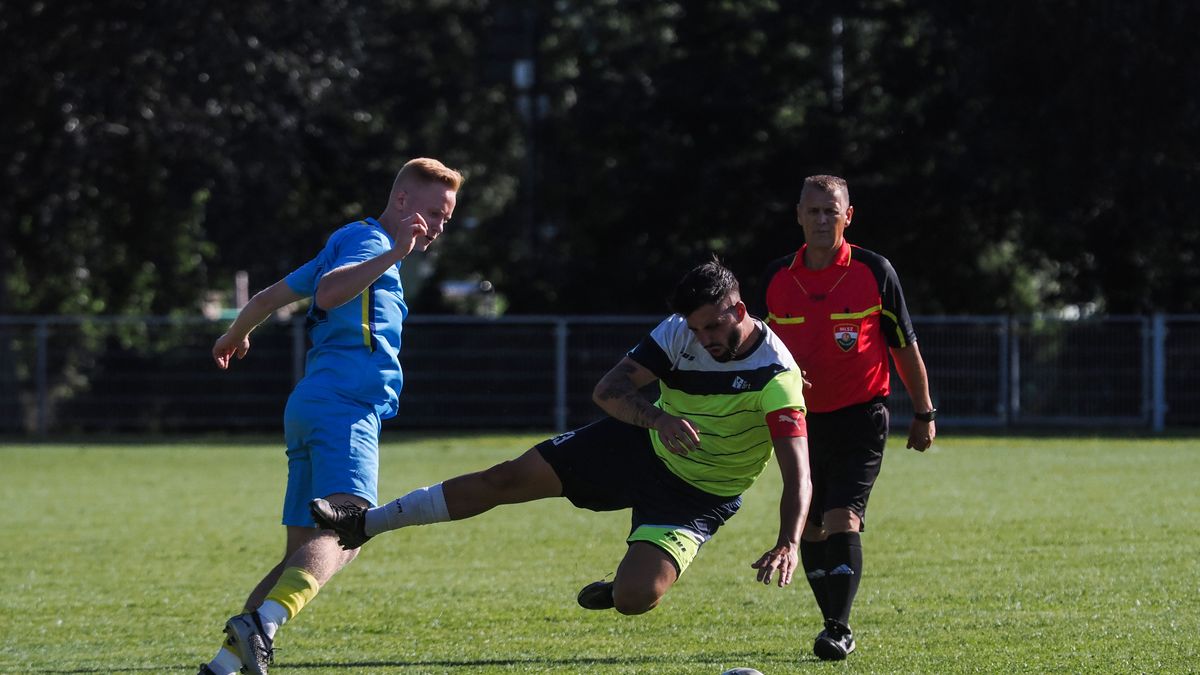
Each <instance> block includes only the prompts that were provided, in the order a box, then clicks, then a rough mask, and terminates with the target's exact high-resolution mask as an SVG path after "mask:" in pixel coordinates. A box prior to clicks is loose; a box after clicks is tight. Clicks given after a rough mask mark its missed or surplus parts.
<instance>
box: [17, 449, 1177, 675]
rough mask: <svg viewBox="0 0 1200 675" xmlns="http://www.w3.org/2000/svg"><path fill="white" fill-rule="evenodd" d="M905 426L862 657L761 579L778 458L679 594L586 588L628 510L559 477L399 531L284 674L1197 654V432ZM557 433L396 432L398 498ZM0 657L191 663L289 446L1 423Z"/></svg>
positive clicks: (346, 585) (1103, 659) (797, 597)
mask: <svg viewBox="0 0 1200 675" xmlns="http://www.w3.org/2000/svg"><path fill="white" fill-rule="evenodd" d="M943 438H944V440H942V441H941V442H940V443H939V444H938V446H937V447H935V448H934V449H933V450H931V451H930V452H928V453H926V454H924V455H921V454H918V453H915V452H913V451H911V450H905V449H903V447H902V442H901V441H900V439H898V438H897V439H895V440H894V441H893V442H892V443H891V444H890V448H889V450H888V454H887V456H886V458H885V462H884V470H883V474H882V477H881V479H880V482H879V484H878V486H877V488H876V491H875V494H874V496H873V497H872V501H871V508H870V511H869V517H868V528H867V532H866V533H865V534H864V549H865V557H866V570H865V574H864V580H863V585H862V589H861V591H860V594H859V599H858V602H857V604H856V608H855V612H854V615H853V617H852V624H853V626H854V628H855V631H856V636H857V641H858V645H859V650H858V652H856V653H855V654H854V655H852V656H851V657H850V660H849V662H847V663H845V664H823V663H820V662H817V661H816V660H815V659H814V657H812V656H811V655H810V648H811V644H812V638H813V636H814V635H815V634H816V632H817V631H818V630H819V629H820V625H819V619H818V617H817V614H816V610H815V607H814V603H813V601H812V599H811V596H810V595H809V592H808V588H807V586H806V585H805V584H804V582H803V580H802V579H798V580H797V582H796V584H794V585H793V586H792V587H791V588H788V589H785V590H780V589H778V588H775V587H771V588H764V587H762V586H760V585H758V584H755V583H753V571H752V570H751V569H750V568H749V564H750V562H751V561H753V560H754V559H755V558H757V557H758V555H759V554H760V553H761V552H762V551H763V550H765V549H766V548H767V547H769V546H770V545H771V544H772V543H773V542H774V539H775V533H776V528H777V515H776V514H777V503H776V500H777V498H778V489H779V488H778V486H779V479H778V474H777V471H776V469H775V468H774V466H773V465H772V466H771V467H769V468H768V473H767V474H765V477H764V479H763V480H761V481H760V482H759V483H758V484H757V485H756V486H755V487H754V488H753V489H752V490H751V491H750V492H749V493H748V494H747V497H746V504H745V506H744V507H743V509H742V512H741V513H739V514H738V516H737V517H736V518H734V519H733V520H732V521H730V522H729V524H728V525H727V526H726V527H725V528H723V529H722V530H721V531H720V533H719V534H718V535H717V537H716V538H715V539H714V540H713V541H712V542H711V543H709V544H707V545H706V546H705V547H704V548H703V549H702V551H701V553H700V555H699V557H698V558H697V560H696V562H695V563H694V564H693V566H692V568H691V569H690V570H689V571H688V572H687V574H685V575H684V577H683V578H682V579H681V580H680V582H679V583H678V584H677V585H676V587H675V588H674V589H673V590H672V591H671V593H670V594H669V595H668V596H667V598H666V600H665V602H664V603H663V605H662V606H661V607H660V608H658V609H657V610H655V611H653V612H651V613H650V614H647V615H644V616H640V617H623V616H620V615H617V614H615V613H613V612H589V611H586V610H583V609H580V608H579V607H577V606H576V605H575V593H576V592H577V591H578V589H579V588H580V587H581V586H583V585H584V584H585V583H587V582H589V581H592V580H595V579H598V578H600V577H603V576H604V575H606V574H609V573H611V572H612V571H613V570H614V568H615V565H616V562H617V561H618V560H619V558H620V556H621V555H622V553H623V550H624V544H623V538H624V535H625V534H626V531H627V528H628V514H627V513H625V512H621V513H606V514H596V513H591V512H587V511H579V510H576V509H574V508H572V507H571V506H570V505H569V504H568V503H567V502H565V501H563V500H550V501H545V502H539V503H536V504H527V505H520V506H512V507H503V508H500V509H497V510H495V511H492V512H490V513H488V514H485V515H484V516H481V517H479V518H476V519H474V520H470V521H463V522H459V523H449V524H443V525H434V526H428V527H420V528H411V529H408V530H403V531H400V532H395V533H390V534H387V535H384V536H381V537H379V538H377V539H375V540H373V541H372V542H371V543H369V544H368V545H367V547H366V548H365V549H364V551H363V554H362V555H361V556H360V557H359V559H358V560H357V561H356V562H355V563H354V564H352V565H351V566H350V567H348V568H347V569H346V570H345V571H343V572H342V573H341V574H340V575H339V576H338V577H336V578H335V579H334V580H333V581H332V582H331V583H330V584H329V585H328V586H327V587H326V588H325V590H323V591H322V592H321V594H320V595H319V596H318V597H317V598H316V600H315V601H314V602H313V603H312V604H311V605H309V607H308V608H307V609H306V610H305V611H304V613H302V614H301V615H299V616H298V617H297V618H296V619H295V620H294V621H292V622H291V623H289V624H288V625H287V626H286V627H285V628H284V629H283V631H282V632H281V633H280V636H279V638H278V639H277V641H276V647H277V648H278V651H277V653H276V665H275V667H274V668H273V670H272V672H275V671H279V672H282V673H297V674H299V673H321V674H326V675H333V674H340V673H449V672H454V673H525V672H543V673H679V674H684V673H688V674H692V673H711V674H712V675H717V674H718V673H720V672H721V671H722V670H724V669H726V668H730V667H733V666H738V665H742V666H753V667H756V668H758V669H759V670H761V671H763V672H764V673H766V675H775V674H777V673H808V672H856V673H859V672H861V673H867V672H874V673H893V672H903V673H968V672H982V673H1017V672H1022V673H1044V672H1061V673H1081V672H1094V673H1114V672H1153V673H1162V672H1179V673H1183V672H1196V670H1197V668H1198V666H1197V663H1198V657H1200V649H1198V648H1197V646H1196V641H1197V638H1198V637H1200V581H1198V580H1197V572H1198V571H1200V563H1198V562H1197V556H1198V555H1200V527H1198V526H1197V524H1196V519H1197V517H1198V516H1200V496H1198V495H1200V485H1198V483H1200V441H1195V440H1179V439H1176V440H1132V439H1109V440H1106V439H1050V438H966V439H964V438H954V437H952V436H944V437H943ZM540 439H541V437H540V436H529V435H476V436H469V435H458V436H414V435H405V434H401V433H392V434H391V435H389V436H388V437H387V439H386V440H387V443H386V445H385V448H384V452H383V468H384V470H383V479H382V485H381V491H382V496H383V497H384V498H390V497H395V496H398V495H399V494H402V493H403V492H406V491H407V490H409V489H411V488H413V487H417V486H421V485H427V484H430V483H433V482H436V481H437V480H440V479H442V478H446V477H449V476H452V475H455V474H457V473H461V472H464V471H469V470H475V469H480V468H484V467H486V466H488V465H490V464H491V463H494V462H496V461H499V460H502V459H507V458H510V457H514V456H516V455H517V454H518V453H520V452H522V451H524V450H525V449H526V448H528V447H529V446H530V445H532V444H533V443H534V442H536V441H538V440H540ZM0 467H3V468H0V475H2V479H0V498H3V505H4V509H5V517H4V518H3V519H2V522H0V541H2V542H3V544H2V545H0V630H2V631H3V634H4V636H5V640H4V641H3V643H2V644H0V672H4V673H10V672H12V673H16V672H21V673H114V672H143V673H168V672H174V673H180V672H186V673H194V672H195V670H196V666H197V664H199V663H200V662H201V661H207V660H208V659H209V658H211V656H212V655H213V653H214V652H215V650H216V648H217V647H218V645H219V642H220V637H221V635H220V629H221V626H222V624H223V622H224V620H225V619H226V618H227V617H228V616H229V615H231V614H233V613H235V612H236V611H238V609H239V607H240V606H241V603H242V601H243V599H244V598H245V596H246V595H247V594H248V593H249V591H250V589H251V588H252V587H253V586H254V584H255V583H256V582H257V581H258V579H259V578H260V577H261V576H262V574H263V573H264V572H265V571H266V570H267V569H268V568H269V567H270V566H271V565H273V564H274V563H275V562H276V561H277V558H278V556H279V555H280V554H281V553H282V550H283V529H282V527H281V526H279V524H278V522H279V503H280V500H281V497H282V491H283V482H284V475H285V471H286V463H285V460H284V458H283V454H282V450H281V449H280V448H279V447H278V444H277V443H274V442H248V441H247V442H242V441H238V440H225V441H203V442H194V443H176V444H159V445H149V444H147V445H137V444H116V443H114V444H103V445H86V446H85V445H68V444H47V445H40V444H38V445H34V444H8V445H0Z"/></svg>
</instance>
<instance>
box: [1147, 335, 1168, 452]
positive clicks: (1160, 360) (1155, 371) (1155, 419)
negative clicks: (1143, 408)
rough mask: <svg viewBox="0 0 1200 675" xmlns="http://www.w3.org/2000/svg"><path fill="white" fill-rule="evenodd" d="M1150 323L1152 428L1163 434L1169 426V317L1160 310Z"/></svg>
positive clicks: (1155, 431)
mask: <svg viewBox="0 0 1200 675" xmlns="http://www.w3.org/2000/svg"><path fill="white" fill-rule="evenodd" d="M1150 325H1151V328H1150V355H1151V356H1150V363H1151V367H1150V373H1151V375H1150V399H1151V404H1150V428H1151V429H1153V430H1154V433H1159V434H1161V433H1162V432H1163V430H1164V429H1166V426H1167V318H1166V316H1164V315H1163V314H1162V313H1161V312H1159V313H1157V314H1155V315H1154V317H1153V319H1152V320H1151V322H1150Z"/></svg>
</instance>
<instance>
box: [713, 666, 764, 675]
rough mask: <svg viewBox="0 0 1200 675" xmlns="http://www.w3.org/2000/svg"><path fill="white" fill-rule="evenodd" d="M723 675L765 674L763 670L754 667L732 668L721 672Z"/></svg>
mask: <svg viewBox="0 0 1200 675" xmlns="http://www.w3.org/2000/svg"><path fill="white" fill-rule="evenodd" d="M721 675H763V674H762V673H761V672H759V671H757V670H755V669H753V668H730V669H729V670H727V671H725V672H723V673H721Z"/></svg>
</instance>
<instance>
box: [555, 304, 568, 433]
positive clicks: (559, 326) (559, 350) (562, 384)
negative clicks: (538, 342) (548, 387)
mask: <svg viewBox="0 0 1200 675" xmlns="http://www.w3.org/2000/svg"><path fill="white" fill-rule="evenodd" d="M569 334H570V329H569V328H568V327H567V320H566V319H558V320H557V321H555V322H554V431H555V433H560V434H561V433H562V432H564V431H566V430H567V336H568V335H569Z"/></svg>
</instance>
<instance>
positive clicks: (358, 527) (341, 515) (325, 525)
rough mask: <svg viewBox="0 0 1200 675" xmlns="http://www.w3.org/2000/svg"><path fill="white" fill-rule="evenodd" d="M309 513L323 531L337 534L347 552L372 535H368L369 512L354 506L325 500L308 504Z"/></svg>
mask: <svg viewBox="0 0 1200 675" xmlns="http://www.w3.org/2000/svg"><path fill="white" fill-rule="evenodd" d="M308 511H309V513H311V514H312V517H313V520H315V521H317V525H319V526H320V527H321V528H322V529H325V530H333V531H334V532H336V533H337V536H338V543H339V544H341V545H342V548H344V549H346V550H347V551H350V550H353V549H356V548H358V547H360V546H362V545H363V544H365V543H367V540H368V539H370V538H371V535H369V534H367V532H366V527H367V510H366V509H364V508H363V507H361V506H356V505H354V504H331V503H330V502H328V501H327V500H324V499H320V498H318V499H314V500H312V501H311V502H309V503H308Z"/></svg>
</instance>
